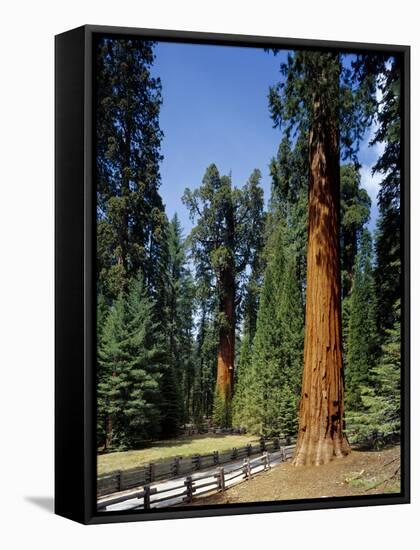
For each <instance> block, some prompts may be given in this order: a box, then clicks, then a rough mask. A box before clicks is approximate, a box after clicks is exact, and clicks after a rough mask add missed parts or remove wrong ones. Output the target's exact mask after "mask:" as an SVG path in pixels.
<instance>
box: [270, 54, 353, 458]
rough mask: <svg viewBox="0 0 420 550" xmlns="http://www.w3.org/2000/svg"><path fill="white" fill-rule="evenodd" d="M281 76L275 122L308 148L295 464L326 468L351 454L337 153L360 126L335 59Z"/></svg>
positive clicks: (304, 59)
mask: <svg viewBox="0 0 420 550" xmlns="http://www.w3.org/2000/svg"><path fill="white" fill-rule="evenodd" d="M282 73H283V76H284V80H283V81H282V82H281V83H280V84H278V85H277V86H276V87H274V88H272V89H271V90H270V107H271V114H272V117H273V120H274V122H275V124H277V125H285V126H286V130H287V132H290V131H292V130H293V131H298V132H299V133H300V134H301V135H302V134H303V135H306V136H307V139H308V148H309V193H308V246H307V286H306V315H305V344H304V370H303V380H302V393H301V404H300V414H299V433H298V440H297V446H296V452H295V457H294V463H295V464H297V465H299V464H323V463H325V462H328V461H330V460H331V459H332V458H333V457H335V456H343V455H345V454H347V453H348V452H349V445H348V442H347V439H346V437H345V434H344V400H343V393H344V376H343V358H342V334H341V332H342V329H341V280H340V279H341V277H340V247H339V237H340V235H339V216H340V153H341V156H342V157H345V156H353V157H354V155H355V150H356V149H357V144H358V139H359V138H360V136H361V132H362V130H363V121H362V120H361V119H360V117H358V116H357V112H358V111H357V108H356V106H357V101H356V99H357V98H356V97H355V95H354V94H353V91H352V87H351V86H350V84H349V82H348V76H349V75H348V74H347V71H345V70H343V68H342V65H341V62H340V58H339V55H338V54H336V53H328V52H325V53H321V52H295V53H294V54H290V55H289V57H288V61H287V63H284V64H283V65H282ZM340 130H341V132H340ZM340 143H341V145H342V150H341V151H340Z"/></svg>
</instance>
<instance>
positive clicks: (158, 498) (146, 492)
mask: <svg viewBox="0 0 420 550" xmlns="http://www.w3.org/2000/svg"><path fill="white" fill-rule="evenodd" d="M269 446H270V445H269ZM294 449H295V445H287V446H279V447H278V448H276V449H275V451H274V452H275V454H276V457H279V458H280V462H284V461H286V460H288V459H290V458H292V456H293V452H294ZM272 459H273V456H272V453H270V452H269V451H268V450H265V451H264V452H263V453H262V455H261V456H258V457H256V458H250V457H249V456H248V455H247V456H245V458H243V461H242V464H240V465H238V466H237V467H235V468H230V469H229V471H225V468H224V466H218V467H217V469H216V471H215V472H211V473H209V472H207V473H202V474H201V475H197V474H195V475H194V477H192V476H191V475H187V476H186V477H185V479H183V480H182V479H180V481H179V483H178V484H177V485H171V486H170V487H152V486H151V485H150V484H146V485H144V487H143V488H142V489H141V490H139V491H135V492H130V493H128V494H123V495H121V494H120V495H118V496H115V497H112V496H111V498H104V499H103V500H100V501H99V502H98V504H97V509H98V510H102V511H106V509H107V508H108V507H110V506H112V505H115V504H120V503H122V502H124V501H132V500H136V501H137V502H134V503H133V504H132V505H130V506H129V507H126V508H124V509H125V510H141V509H143V510H148V509H150V508H154V507H157V505H161V504H162V503H167V505H168V506H173V505H177V504H182V503H190V502H192V500H193V498H194V497H195V496H197V495H199V496H200V497H202V496H205V495H207V494H210V493H214V492H223V491H225V489H226V488H227V487H229V486H231V485H234V484H236V483H240V482H242V481H246V480H249V479H251V477H252V476H253V475H254V474H258V473H260V472H264V471H266V470H269V469H270V468H271V461H272ZM277 462H278V459H277ZM234 480H236V481H235V483H232V482H233V481H234Z"/></svg>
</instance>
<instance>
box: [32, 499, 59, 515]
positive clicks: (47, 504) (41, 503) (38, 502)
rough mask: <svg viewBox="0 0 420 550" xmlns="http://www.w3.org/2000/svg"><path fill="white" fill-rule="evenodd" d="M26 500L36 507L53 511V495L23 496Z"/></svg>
mask: <svg viewBox="0 0 420 550" xmlns="http://www.w3.org/2000/svg"><path fill="white" fill-rule="evenodd" d="M25 500H26V502H30V503H31V504H34V505H35V506H38V508H42V509H43V510H45V511H46V512H49V513H50V514H53V513H54V499H53V497H25Z"/></svg>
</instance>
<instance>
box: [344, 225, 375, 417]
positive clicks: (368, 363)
mask: <svg viewBox="0 0 420 550" xmlns="http://www.w3.org/2000/svg"><path fill="white" fill-rule="evenodd" d="M349 306H350V307H349V323H348V341H347V350H348V353H347V364H346V370H345V380H346V395H345V401H346V406H347V407H348V408H349V409H350V410H358V409H359V408H360V406H361V400H362V397H361V393H362V387H366V386H368V385H369V384H370V383H371V369H372V366H373V364H374V361H375V359H376V346H377V335H376V324H375V312H376V301H375V286H374V279H373V269H372V239H371V236H370V233H369V232H368V230H367V229H365V230H364V232H363V234H362V238H361V243H360V250H359V252H358V254H357V257H356V266H355V274H354V281H353V288H352V293H351V296H350V299H349Z"/></svg>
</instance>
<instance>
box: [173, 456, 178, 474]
mask: <svg viewBox="0 0 420 550" xmlns="http://www.w3.org/2000/svg"><path fill="white" fill-rule="evenodd" d="M171 467H172V475H173V476H174V477H176V476H177V475H179V456H176V457H175V458H174V461H173V463H172V464H171Z"/></svg>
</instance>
